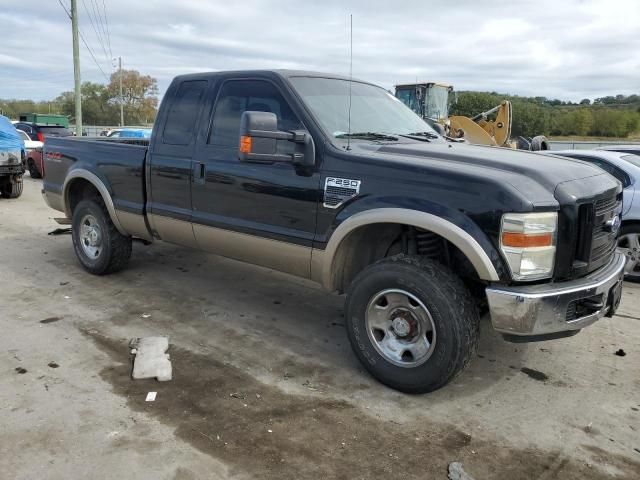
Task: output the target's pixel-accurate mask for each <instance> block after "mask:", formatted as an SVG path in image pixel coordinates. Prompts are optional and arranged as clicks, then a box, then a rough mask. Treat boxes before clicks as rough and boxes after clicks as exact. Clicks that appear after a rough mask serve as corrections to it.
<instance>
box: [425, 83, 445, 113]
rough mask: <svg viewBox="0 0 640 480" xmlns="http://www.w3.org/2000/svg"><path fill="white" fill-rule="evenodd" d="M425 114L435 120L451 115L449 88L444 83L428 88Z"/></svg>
mask: <svg viewBox="0 0 640 480" xmlns="http://www.w3.org/2000/svg"><path fill="white" fill-rule="evenodd" d="M425 103H426V105H425V115H426V116H427V117H428V118H432V119H434V120H441V119H446V118H448V117H449V89H448V88H447V87H443V86H442V85H433V86H431V87H430V88H428V89H427V99H426V102H425Z"/></svg>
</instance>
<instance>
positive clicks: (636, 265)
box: [618, 233, 640, 278]
mask: <svg viewBox="0 0 640 480" xmlns="http://www.w3.org/2000/svg"><path fill="white" fill-rule="evenodd" d="M618 251H619V252H620V253H622V254H623V255H624V256H625V257H626V259H627V263H626V265H625V267H624V273H625V275H627V276H630V277H635V278H640V233H628V234H626V235H622V236H621V237H620V238H619V239H618Z"/></svg>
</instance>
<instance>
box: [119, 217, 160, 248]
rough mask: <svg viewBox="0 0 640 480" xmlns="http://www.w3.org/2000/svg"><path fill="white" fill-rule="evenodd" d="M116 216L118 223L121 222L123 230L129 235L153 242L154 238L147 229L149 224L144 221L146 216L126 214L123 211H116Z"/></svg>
mask: <svg viewBox="0 0 640 480" xmlns="http://www.w3.org/2000/svg"><path fill="white" fill-rule="evenodd" d="M116 216H117V217H118V221H119V222H120V225H121V226H122V229H123V230H125V231H126V232H127V233H128V234H129V235H131V236H132V237H138V238H142V239H144V240H148V241H149V242H152V241H153V237H152V236H151V233H150V232H149V229H148V228H147V224H146V222H145V221H144V216H142V215H137V214H135V213H130V212H125V211H123V210H116Z"/></svg>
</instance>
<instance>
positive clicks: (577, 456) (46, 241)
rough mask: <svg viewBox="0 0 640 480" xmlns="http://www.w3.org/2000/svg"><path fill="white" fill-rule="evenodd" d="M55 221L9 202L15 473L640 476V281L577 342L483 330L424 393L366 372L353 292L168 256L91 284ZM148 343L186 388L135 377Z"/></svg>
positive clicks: (172, 251) (0, 346)
mask: <svg viewBox="0 0 640 480" xmlns="http://www.w3.org/2000/svg"><path fill="white" fill-rule="evenodd" d="M54 216H59V214H58V213H57V212H54V211H53V210H50V209H49V208H48V207H46V205H45V204H44V202H43V200H42V198H41V196H40V182H39V181H35V180H31V179H30V178H28V176H27V178H25V192H24V195H23V196H22V197H21V198H19V199H16V200H0V246H1V247H2V248H1V249H0V261H1V265H2V270H1V271H0V286H1V288H0V329H1V331H2V332H3V334H2V336H1V337H0V386H1V388H0V429H1V432H2V435H0V472H2V473H1V474H0V477H2V478H7V479H9V478H11V479H35V478H48V479H70V478H92V479H102V478H105V479H106V478H137V479H165V478H167V479H169V478H170V479H196V478H221V479H227V478H233V479H245V478H260V479H271V478H273V479H275V478H277V479H285V478H286V479H288V478H295V479H317V478H319V477H321V476H322V477H324V478H344V479H360V478H362V479H373V478H385V479H387V478H398V479H404V478H407V479H413V478H415V479H425V478H431V479H439V478H442V479H445V478H446V477H447V466H448V465H449V463H450V462H453V461H459V462H461V463H462V464H463V466H464V470H465V471H466V472H467V473H468V474H470V475H471V476H473V477H474V478H475V479H476V480H480V479H491V478H495V479H510V480H512V479H530V478H536V479H555V478H562V479H596V478H625V479H637V478H640V285H633V284H626V285H625V287H626V288H625V292H624V294H623V301H622V306H621V308H620V310H619V312H618V315H617V316H616V317H614V318H612V319H603V320H601V321H600V322H598V323H597V324H595V325H593V326H592V327H590V328H588V329H586V330H585V331H584V332H581V333H580V334H579V335H577V336H575V337H572V338H568V339H563V340H556V341H552V342H544V343H534V344H524V345H514V344H509V343H505V342H504V341H503V340H502V339H501V337H500V336H499V335H497V334H496V333H495V332H493V331H492V329H491V326H490V323H489V320H488V319H486V318H485V319H483V322H482V334H481V341H480V348H479V352H478V355H477V356H476V357H475V358H474V359H473V361H472V364H471V366H470V368H468V369H467V370H466V371H465V372H464V373H463V374H462V375H461V376H459V377H458V378H457V379H456V380H455V381H454V382H453V383H452V384H450V385H449V386H447V387H445V388H443V389H442V390H439V391H438V392H435V393H433V394H429V395H413V396H412V395H405V394H401V393H398V392H395V391H393V390H390V389H388V388H386V387H384V386H382V385H380V384H378V383H376V382H375V381H374V380H372V379H371V378H370V377H369V376H368V375H367V374H366V372H364V371H363V369H362V368H361V367H360V365H359V364H358V362H357V361H356V359H355V357H354V356H353V354H352V353H351V350H350V347H349V345H348V342H347V339H346V334H345V331H344V322H343V318H342V302H343V298H342V297H338V296H335V295H328V294H326V293H324V292H323V291H322V290H321V289H320V288H319V287H316V286H315V285H314V284H311V283H308V282H304V281H300V280H298V279H295V278H292V277H288V276H286V275H282V274H279V273H277V272H273V271H271V270H266V269H261V268H257V267H252V266H248V265H243V264H241V263H238V262H234V261H231V260H226V259H222V258H219V257H216V256H213V255H206V254H203V253H200V252H197V251H193V250H188V249H184V248H179V247H175V246H172V245H169V244H162V243H157V244H155V245H153V246H150V247H145V246H142V245H139V244H136V245H135V246H134V254H133V258H132V262H131V264H130V266H129V268H128V269H127V270H126V271H124V272H122V273H119V274H116V275H112V276H108V277H94V276H91V275H89V274H87V273H85V272H84V271H83V270H82V269H81V268H80V266H79V265H78V263H77V262H76V259H75V257H74V253H73V249H72V246H71V238H70V237H69V236H68V235H60V236H48V235H47V233H48V232H50V231H52V230H53V229H55V228H56V227H57V225H56V224H55V223H54V222H53V220H52V217H54ZM147 335H166V336H169V337H170V342H171V346H170V349H169V353H170V354H171V359H172V363H173V376H174V378H173V380H172V381H170V382H166V383H159V382H157V381H155V380H139V381H133V380H131V379H130V371H131V358H130V356H129V350H128V348H127V346H128V341H129V339H131V338H133V337H139V336H147ZM619 350H622V351H623V352H624V353H625V355H624V356H619V355H616V352H618V351H619ZM619 353H622V352H619ZM149 391H156V392H158V393H157V399H156V401H155V402H145V397H146V394H147V392H149Z"/></svg>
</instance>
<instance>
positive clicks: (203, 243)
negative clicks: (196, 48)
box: [192, 78, 320, 277]
mask: <svg viewBox="0 0 640 480" xmlns="http://www.w3.org/2000/svg"><path fill="white" fill-rule="evenodd" d="M245 111H266V112H272V113H275V114H276V115H277V117H278V128H279V129H280V130H294V129H304V125H303V124H302V122H301V121H300V117H299V116H298V115H297V114H296V113H295V112H294V110H293V109H292V106H291V104H290V103H289V102H288V101H287V100H286V98H285V96H284V95H283V94H282V91H281V90H280V88H279V87H278V86H277V85H276V84H275V83H273V82H271V81H270V80H267V79H246V78H244V79H236V78H225V79H223V81H222V82H221V85H220V88H219V89H218V91H217V99H216V102H215V106H214V109H213V113H212V115H211V121H210V129H209V132H208V133H207V135H206V138H201V139H200V140H199V142H198V147H197V150H196V155H195V156H194V165H193V169H194V170H193V171H194V175H193V179H194V180H193V182H194V183H193V185H192V205H193V217H192V221H193V228H194V233H195V237H196V241H197V243H198V246H199V247H200V248H202V249H206V250H209V251H211V252H213V253H217V254H220V255H223V256H226V257H230V258H235V259H238V260H242V261H246V262H249V263H254V264H258V265H263V266H266V267H270V268H274V269H276V270H280V271H284V272H288V273H292V274H295V275H298V276H302V277H309V276H310V262H311V247H312V242H313V237H314V234H315V226H316V209H317V205H318V197H319V184H320V175H319V173H318V171H317V169H314V170H313V171H311V172H310V171H309V170H306V171H302V170H300V169H298V168H296V167H295V166H293V165H290V164H282V163H273V164H266V163H247V162H240V161H239V160H238V149H239V139H240V117H241V116H242V113H243V112H245Z"/></svg>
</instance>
